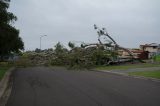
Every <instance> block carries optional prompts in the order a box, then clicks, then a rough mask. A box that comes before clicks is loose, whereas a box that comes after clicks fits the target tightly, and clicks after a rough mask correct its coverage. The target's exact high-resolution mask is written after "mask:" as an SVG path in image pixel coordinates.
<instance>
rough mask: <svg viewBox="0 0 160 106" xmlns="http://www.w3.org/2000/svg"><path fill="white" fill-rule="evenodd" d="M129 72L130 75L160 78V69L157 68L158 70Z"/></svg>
mask: <svg viewBox="0 0 160 106" xmlns="http://www.w3.org/2000/svg"><path fill="white" fill-rule="evenodd" d="M128 74H129V75H136V76H144V77H151V78H158V79H160V70H157V71H141V72H129V73H128Z"/></svg>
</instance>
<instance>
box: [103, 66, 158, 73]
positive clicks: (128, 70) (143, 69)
mask: <svg viewBox="0 0 160 106" xmlns="http://www.w3.org/2000/svg"><path fill="white" fill-rule="evenodd" d="M155 70H159V71H160V67H147V68H132V69H125V70H122V69H120V70H118V69H116V70H101V71H103V72H105V71H106V72H116V73H120V74H127V73H129V72H138V71H155Z"/></svg>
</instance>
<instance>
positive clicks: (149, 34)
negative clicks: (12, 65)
mask: <svg viewBox="0 0 160 106" xmlns="http://www.w3.org/2000/svg"><path fill="white" fill-rule="evenodd" d="M159 4H160V2H159V0H138V1H137V0H41V1H40V0H25V1H22V0H15V1H11V8H10V11H12V12H13V13H15V14H16V15H17V16H18V19H19V20H18V21H17V22H16V24H15V26H16V27H17V28H19V29H20V31H21V33H20V36H21V37H22V38H23V40H24V42H25V47H26V50H28V49H31V50H33V49H35V48H38V47H39V36H40V35H43V34H47V35H48V36H47V37H45V38H43V49H44V48H51V47H53V44H55V43H57V42H58V41H60V42H62V43H64V44H67V42H69V41H84V42H96V41H97V35H96V32H95V31H94V29H93V24H97V25H99V26H100V27H106V28H107V30H108V32H109V33H110V34H111V35H112V36H113V38H115V40H116V41H117V42H118V43H119V44H121V45H122V46H126V47H134V48H135V47H138V45H139V44H142V43H152V42H155V43H160V35H159V33H160V30H159V27H160V22H159V18H160V8H159Z"/></svg>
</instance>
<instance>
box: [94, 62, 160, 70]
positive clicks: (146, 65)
mask: <svg viewBox="0 0 160 106" xmlns="http://www.w3.org/2000/svg"><path fill="white" fill-rule="evenodd" d="M147 67H160V64H148V63H144V64H127V65H115V66H97V67H96V69H97V70H127V69H131V68H147Z"/></svg>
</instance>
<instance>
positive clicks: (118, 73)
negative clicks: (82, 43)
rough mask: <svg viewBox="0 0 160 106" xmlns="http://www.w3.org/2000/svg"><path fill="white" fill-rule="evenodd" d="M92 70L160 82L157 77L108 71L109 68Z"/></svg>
mask: <svg viewBox="0 0 160 106" xmlns="http://www.w3.org/2000/svg"><path fill="white" fill-rule="evenodd" d="M92 71H97V72H104V73H111V74H116V75H122V76H126V77H132V78H137V79H143V80H150V81H154V82H160V79H157V78H149V77H143V76H136V75H129V74H126V73H120V72H113V71H108V70H94V69H92Z"/></svg>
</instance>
